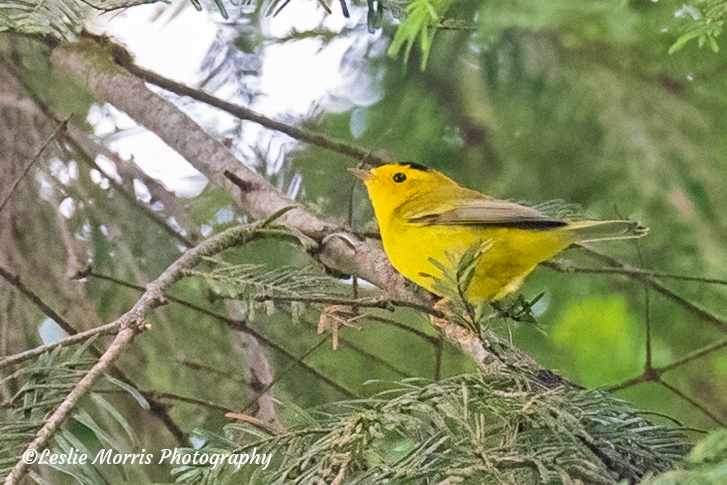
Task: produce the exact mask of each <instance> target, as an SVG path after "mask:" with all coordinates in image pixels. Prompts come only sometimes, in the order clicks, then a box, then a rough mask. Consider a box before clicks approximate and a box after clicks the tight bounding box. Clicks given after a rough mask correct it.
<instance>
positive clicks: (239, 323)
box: [88, 273, 356, 398]
mask: <svg viewBox="0 0 727 485" xmlns="http://www.w3.org/2000/svg"><path fill="white" fill-rule="evenodd" d="M88 276H92V277H94V278H99V279H105V280H108V281H112V282H114V283H117V284H120V285H123V286H126V287H127V288H133V289H136V290H139V291H144V288H143V287H141V286H136V285H133V284H131V283H127V282H124V281H121V280H117V279H115V278H111V277H109V276H104V275H99V274H97V273H89V275H88ZM164 298H165V299H166V300H169V301H171V302H173V303H176V304H178V305H182V306H184V307H186V308H189V309H190V310H194V311H196V312H197V313H201V314H203V315H206V316H208V317H210V318H213V319H215V320H217V321H219V322H222V323H224V324H225V325H227V326H228V327H229V328H231V329H232V330H236V331H238V332H245V333H247V334H250V335H252V336H253V337H255V338H256V339H258V340H260V342H261V343H262V344H263V345H265V346H267V347H270V348H271V349H273V350H276V351H277V352H280V353H281V354H282V355H284V356H285V357H287V358H288V359H290V360H292V361H293V362H295V363H296V364H298V365H299V366H300V367H301V368H302V369H304V370H305V371H307V372H309V373H310V374H312V375H314V376H315V377H317V378H318V379H320V380H322V381H323V382H325V383H326V384H328V385H329V386H331V387H332V388H334V389H336V390H337V391H339V392H341V393H342V394H343V395H344V396H346V397H348V398H351V397H356V395H355V394H354V393H352V392H351V391H349V390H348V389H346V388H345V387H343V386H341V385H339V384H337V383H336V382H334V381H332V380H331V379H330V378H328V377H326V376H325V375H323V374H321V373H320V372H319V371H317V370H316V369H314V368H313V367H311V366H309V365H308V364H306V363H304V362H302V361H301V360H300V359H299V358H298V357H296V356H294V355H293V354H291V353H290V352H288V351H287V350H285V349H284V348H283V347H281V346H280V345H278V344H276V343H275V342H273V341H272V340H270V339H268V338H266V337H264V336H263V335H261V334H260V333H259V332H257V331H256V330H254V329H253V328H251V327H250V326H248V324H247V322H246V321H244V320H235V319H233V318H230V317H227V316H224V315H220V314H218V313H215V312H212V311H210V310H207V309H206V308H202V307H201V306H198V305H195V304H194V303H190V302H188V301H185V300H181V299H179V298H176V297H174V296H171V295H167V294H165V295H164Z"/></svg>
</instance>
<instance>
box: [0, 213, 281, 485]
mask: <svg viewBox="0 0 727 485" xmlns="http://www.w3.org/2000/svg"><path fill="white" fill-rule="evenodd" d="M263 237H282V238H285V239H289V238H290V233H288V232H285V231H280V230H275V229H265V230H260V229H258V228H257V227H255V226H238V227H233V228H231V229H228V230H226V231H224V232H222V233H220V234H218V235H216V236H214V237H212V238H210V239H207V240H206V241H204V242H202V243H201V244H199V245H198V246H196V247H194V248H192V249H190V250H188V251H187V252H186V253H184V254H183V255H182V256H181V257H180V258H179V259H177V260H176V261H175V262H174V263H172V264H171V265H170V266H169V267H167V269H166V270H164V272H162V274H161V275H160V276H159V277H158V278H157V279H156V280H154V281H153V282H152V283H150V284H149V285H148V286H147V288H146V291H145V292H144V294H143V295H142V296H141V298H140V299H139V300H137V302H136V303H135V304H134V306H133V308H132V309H131V310H129V311H128V312H126V313H125V314H124V315H122V316H121V317H120V318H118V319H117V320H116V321H114V322H113V324H114V325H116V326H118V327H119V328H120V329H121V330H120V331H119V333H117V334H116V337H115V338H114V340H113V342H111V344H110V345H109V347H108V348H107V349H106V351H105V352H104V353H103V355H102V356H101V358H100V359H99V360H98V362H97V363H96V364H95V365H94V366H93V367H92V368H91V369H90V370H89V371H88V373H87V374H86V375H85V376H84V377H83V378H82V379H81V380H80V381H79V382H78V383H77V384H76V386H75V387H74V388H73V390H72V391H71V392H70V393H69V394H68V395H67V396H66V398H65V399H64V400H63V402H61V404H60V405H59V406H58V407H57V408H56V409H55V411H54V412H53V413H52V415H51V416H50V417H49V418H48V419H47V420H46V421H45V423H44V425H43V427H42V428H41V429H40V430H39V431H38V433H37V434H36V438H35V439H34V440H33V441H32V442H31V443H30V444H29V445H28V449H34V450H36V451H40V450H42V449H43V448H44V447H45V446H46V445H47V443H48V440H50V438H51V437H52V436H53V434H55V432H56V431H58V429H59V428H60V426H61V424H62V423H63V422H64V421H65V419H66V418H67V417H68V415H69V414H70V412H71V411H72V410H73V408H74V407H75V406H76V404H77V403H78V400H79V399H80V398H81V397H82V396H83V395H84V394H86V392H87V391H88V390H89V389H90V388H91V387H92V386H93V385H94V384H95V382H96V381H97V380H98V379H99V378H100V377H101V376H102V375H103V374H104V373H105V372H106V369H108V368H109V367H110V366H111V365H112V363H113V362H114V361H115V360H116V358H117V357H118V356H119V354H120V353H121V352H122V351H123V350H124V348H126V346H127V345H128V344H129V343H130V342H131V341H132V339H133V337H134V336H135V335H136V334H137V333H140V332H143V331H144V330H145V329H146V328H147V327H148V324H147V323H146V317H145V316H146V313H147V312H149V311H150V310H152V309H153V308H156V307H158V306H160V305H161V304H163V302H164V296H163V290H164V289H165V288H167V287H169V286H170V285H172V284H173V283H175V282H176V281H178V280H179V279H181V278H182V277H183V270H184V269H186V268H188V267H191V266H194V265H196V264H197V263H199V262H200V261H202V259H203V258H204V257H206V256H211V255H213V254H217V253H219V252H221V251H224V250H225V249H229V248H231V247H234V246H241V245H244V244H246V243H248V242H250V241H253V240H256V239H261V238H263ZM27 467H28V464H27V463H25V462H24V461H23V460H20V461H19V462H17V463H16V464H15V466H14V467H13V469H12V470H11V471H10V474H9V475H8V476H7V478H6V480H5V485H13V484H17V483H18V482H19V480H20V479H21V478H22V476H23V475H24V474H25V472H26V471H27Z"/></svg>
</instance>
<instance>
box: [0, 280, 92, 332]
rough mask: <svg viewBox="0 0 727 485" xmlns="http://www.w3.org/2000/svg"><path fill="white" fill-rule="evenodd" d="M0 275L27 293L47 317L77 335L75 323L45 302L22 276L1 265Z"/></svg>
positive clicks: (23, 292) (27, 296)
mask: <svg viewBox="0 0 727 485" xmlns="http://www.w3.org/2000/svg"><path fill="white" fill-rule="evenodd" d="M0 277H2V278H3V279H4V280H5V281H7V282H8V283H10V284H11V285H12V286H14V287H15V289H17V290H18V291H19V292H21V293H22V294H23V295H25V297H26V298H28V299H29V300H30V301H31V302H32V303H33V304H34V305H35V306H36V307H38V309H39V310H40V311H41V312H43V314H44V315H45V316H46V317H48V318H50V319H51V320H53V321H54V322H56V323H57V324H58V326H59V327H61V328H62V329H63V331H64V332H66V333H67V334H68V335H76V334H77V333H78V330H76V329H75V328H74V327H73V325H71V324H70V323H68V321H67V320H66V319H65V318H63V317H62V316H60V315H59V314H57V313H56V312H55V311H54V310H53V309H52V308H51V307H49V306H48V305H46V304H45V302H43V300H41V299H40V297H39V296H38V295H36V294H35V293H34V292H33V291H32V290H31V289H30V288H28V287H27V286H25V284H23V282H22V281H20V276H18V275H14V274H12V273H11V272H10V271H8V270H6V269H5V268H3V267H2V266H0Z"/></svg>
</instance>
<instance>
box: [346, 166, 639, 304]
mask: <svg viewBox="0 0 727 485" xmlns="http://www.w3.org/2000/svg"><path fill="white" fill-rule="evenodd" d="M353 172H354V173H355V174H356V176H358V177H359V178H361V179H362V180H363V181H364V183H365V184H366V187H367V188H368V192H369V197H370V198H371V203H372V204H373V206H374V212H375V213H376V219H377V220H378V221H379V228H380V231H381V238H382V241H383V244H384V250H385V251H386V254H387V256H388V257H389V260H390V261H391V264H392V265H393V266H394V268H396V269H397V270H398V271H399V272H400V273H401V274H403V275H404V276H405V277H407V278H408V279H410V280H412V281H414V282H415V283H417V284H418V285H420V286H423V287H424V288H426V289H428V290H430V291H432V292H434V293H437V294H440V296H449V297H456V296H457V295H447V294H441V285H438V284H437V281H441V280H445V279H449V280H453V279H454V273H455V272H456V271H457V265H458V262H459V261H460V259H461V258H462V256H463V255H464V253H465V252H466V251H467V250H468V249H470V248H472V247H473V246H474V245H483V250H484V252H483V253H482V256H481V257H480V258H479V262H478V264H477V266H476V268H475V272H474V277H473V278H472V280H471V283H470V284H469V286H468V289H467V293H466V294H465V297H466V299H467V300H468V301H469V302H470V303H472V304H479V303H484V302H492V301H497V300H499V299H501V298H503V297H505V296H507V295H508V294H510V293H512V292H513V291H515V290H517V289H518V288H519V287H520V285H521V284H522V282H523V279H524V278H525V277H526V276H527V275H528V274H529V273H530V272H531V271H532V270H533V269H535V266H536V265H537V264H538V263H540V262H542V261H545V260H546V259H549V258H551V257H553V256H555V255H556V254H558V253H559V252H560V251H562V250H563V249H565V248H567V247H568V246H570V245H571V244H573V243H575V242H584V241H593V240H600V239H623V238H628V237H639V236H641V235H643V234H645V233H646V231H645V230H644V228H642V227H640V226H638V224H636V223H634V222H629V221H583V222H576V223H566V222H562V221H558V220H553V219H551V218H549V217H548V216H546V215H545V214H543V213H541V212H539V211H538V210H536V209H533V208H531V207H526V206H522V205H519V204H515V203H513V202H508V201H503V200H497V199H493V198H492V197H489V196H487V195H484V194H481V193H479V192H476V191H474V190H470V189H466V188H464V187H461V186H460V185H458V184H457V183H456V182H454V181H453V180H451V179H450V178H448V177H446V176H445V175H443V174H441V173H440V172H437V171H436V170H431V169H427V168H426V167H422V166H420V165H417V164H397V165H384V166H381V167H377V168H374V169H371V170H370V171H363V170H354V171H353ZM432 260H435V261H437V262H439V263H440V265H439V266H443V267H444V268H445V271H446V272H447V274H443V272H442V270H441V269H440V268H439V267H438V265H437V264H434V263H432ZM452 262H454V263H452Z"/></svg>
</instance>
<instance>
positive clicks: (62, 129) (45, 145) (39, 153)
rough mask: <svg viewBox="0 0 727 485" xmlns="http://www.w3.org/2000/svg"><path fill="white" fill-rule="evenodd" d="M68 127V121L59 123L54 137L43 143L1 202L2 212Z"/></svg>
mask: <svg viewBox="0 0 727 485" xmlns="http://www.w3.org/2000/svg"><path fill="white" fill-rule="evenodd" d="M67 125H68V120H65V121H62V122H60V123H58V126H57V127H56V129H55V130H54V131H53V134H52V135H51V136H50V137H49V138H48V140H46V142H45V143H43V145H42V146H41V147H40V149H39V150H38V151H37V153H36V154H35V156H34V157H33V158H31V159H30V161H29V162H28V163H27V165H25V168H23V171H22V172H20V175H18V178H16V179H15V180H14V181H13V183H12V185H11V186H10V190H9V191H8V193H7V195H6V196H5V198H4V199H3V201H2V202H0V212H2V211H3V209H4V208H5V205H6V204H7V203H8V201H9V200H10V197H12V195H13V193H14V192H15V190H16V189H17V188H18V185H20V182H21V181H22V180H23V179H24V178H25V176H26V175H27V174H28V172H29V171H30V169H31V167H32V166H33V165H35V162H37V161H38V160H39V159H40V157H41V156H42V155H43V153H44V152H45V151H46V149H47V148H48V147H49V146H50V144H51V143H52V142H53V141H54V140H55V139H56V138H58V137H59V136H61V134H62V133H64V132H65V130H66V126H67Z"/></svg>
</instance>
